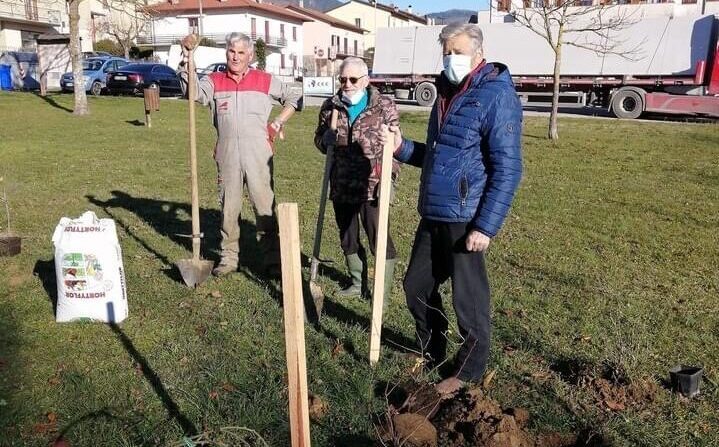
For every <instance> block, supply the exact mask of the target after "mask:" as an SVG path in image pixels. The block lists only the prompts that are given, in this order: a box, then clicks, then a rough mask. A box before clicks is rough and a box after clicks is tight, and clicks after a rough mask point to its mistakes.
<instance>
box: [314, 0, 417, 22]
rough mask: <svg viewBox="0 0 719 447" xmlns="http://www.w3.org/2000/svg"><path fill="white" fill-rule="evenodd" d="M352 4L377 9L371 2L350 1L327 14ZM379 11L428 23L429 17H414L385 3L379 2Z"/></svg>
mask: <svg viewBox="0 0 719 447" xmlns="http://www.w3.org/2000/svg"><path fill="white" fill-rule="evenodd" d="M351 2H355V3H359V4H361V5H365V6H369V7H370V8H374V7H375V4H374V3H371V2H365V1H362V0H350V1H349V2H347V3H343V4H341V5H338V6H335V7H334V8H332V9H329V10H328V11H327V12H329V11H333V10H335V9H339V8H341V7H343V6H345V5H347V4H349V3H351ZM377 9H380V10H382V11H386V12H389V13H390V14H392V15H393V16H395V17H398V18H401V19H406V20H412V21H413V22H421V23H425V24H426V23H427V17H422V16H418V15H414V14H412V13H410V12H407V11H402V10H401V9H399V7H398V6H394V5H393V4H391V5H385V4H383V3H380V2H377Z"/></svg>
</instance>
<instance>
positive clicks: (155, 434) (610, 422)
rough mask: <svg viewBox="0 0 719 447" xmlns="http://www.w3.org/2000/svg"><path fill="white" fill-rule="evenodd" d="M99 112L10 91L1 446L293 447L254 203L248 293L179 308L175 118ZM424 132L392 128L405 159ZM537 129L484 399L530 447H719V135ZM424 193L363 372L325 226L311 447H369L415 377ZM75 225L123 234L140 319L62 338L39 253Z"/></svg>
mask: <svg viewBox="0 0 719 447" xmlns="http://www.w3.org/2000/svg"><path fill="white" fill-rule="evenodd" d="M89 101H90V108H91V110H92V114H91V115H90V116H89V117H85V118H78V117H75V116H73V115H72V114H70V113H68V110H69V109H71V107H72V96H71V95H53V96H50V97H49V98H46V99H42V98H40V97H37V96H35V95H31V94H22V93H12V94H6V93H2V94H0V117H2V121H1V123H0V176H4V177H5V181H4V183H5V185H6V187H7V191H8V195H9V198H10V205H11V207H12V211H13V221H14V227H15V230H16V231H17V232H18V233H20V234H21V235H22V237H23V250H22V254H21V255H19V256H16V257H13V258H0V445H2V446H15V445H17V446H21V445H22V446H25V445H30V446H34V445H37V446H45V445H48V443H49V442H50V441H51V440H52V439H54V438H55V437H56V436H57V435H58V434H60V433H63V434H64V436H65V438H66V439H67V440H68V441H69V442H70V444H71V445H72V446H130V445H144V446H154V445H168V446H174V445H177V446H180V445H184V444H183V435H184V434H190V435H203V436H204V439H211V440H214V441H215V442H217V444H216V445H264V444H263V443H262V441H261V440H260V438H259V437H258V436H261V438H262V439H264V441H265V442H266V443H267V445H270V446H286V445H289V430H288V409H287V386H286V378H285V377H286V367H285V356H284V338H283V337H284V336H283V324H282V309H281V307H280V301H281V294H280V293H279V292H278V290H277V289H276V285H275V284H273V283H271V282H266V281H264V280H262V279H261V277H259V276H258V274H257V271H258V269H259V267H260V262H259V260H258V259H257V254H258V248H257V246H256V242H255V239H254V216H253V215H252V212H251V208H250V206H249V204H246V205H247V206H246V207H245V213H244V217H245V219H246V220H245V222H244V224H243V236H242V244H243V245H242V247H243V248H242V254H241V262H242V264H243V268H242V272H241V273H239V274H236V275H234V276H231V277H229V278H223V279H220V280H217V279H211V280H209V281H207V282H206V283H204V284H203V285H202V286H201V287H199V288H197V289H196V290H189V289H187V288H186V287H185V286H183V284H181V282H180V280H179V277H178V274H177V272H176V271H175V270H174V268H173V265H174V262H175V261H176V260H178V259H182V258H187V257H189V256H190V255H189V253H190V252H189V249H188V248H189V240H186V239H183V238H181V237H178V236H177V234H183V233H184V234H186V233H188V232H190V223H189V186H188V167H187V147H188V145H187V135H188V130H187V129H188V127H187V109H186V107H187V105H186V102H184V101H178V100H163V101H162V102H161V111H160V112H159V113H156V114H154V115H153V128H152V129H146V128H144V127H143V126H142V125H141V124H142V120H143V106H142V99H140V98H112V97H102V98H90V99H89ZM198 115H199V117H198V122H199V129H198V138H199V140H198V148H199V165H200V189H201V190H200V200H201V207H202V216H203V225H204V228H203V230H204V231H205V232H206V233H207V239H206V240H205V241H204V243H205V247H204V249H205V252H206V253H205V255H206V256H207V257H208V258H210V259H213V260H215V259H217V247H218V238H219V234H218V233H219V232H218V225H219V208H218V201H217V194H216V190H215V166H214V162H213V160H212V157H211V154H212V149H213V144H214V130H213V129H212V127H211V125H210V120H209V117H208V113H207V112H206V111H205V110H203V109H200V111H199V114H198ZM316 120H317V109H316V108H314V109H313V108H309V109H307V110H305V111H304V112H302V113H300V114H298V115H296V116H295V118H293V120H292V121H291V122H290V123H289V125H288V127H287V132H286V133H287V140H285V141H284V142H281V143H280V144H279V145H278V152H277V156H276V163H275V186H276V192H277V197H278V202H297V203H298V204H299V210H300V226H301V228H300V232H301V238H302V248H303V253H304V254H305V255H310V254H311V247H312V236H313V231H314V223H315V219H316V213H317V206H318V204H317V201H318V196H319V186H320V181H321V177H322V168H323V163H324V159H323V157H322V156H321V155H320V154H319V152H318V151H317V150H316V149H315V148H314V146H313V144H312V137H313V132H314V126H315V125H316ZM426 121H427V115H426V114H403V115H402V126H403V129H404V131H405V133H406V134H407V135H409V136H411V137H413V138H416V139H421V138H422V137H423V135H424V130H425V128H426ZM545 126H546V125H545V120H544V119H535V118H530V119H527V120H526V122H525V128H524V132H523V134H524V157H525V174H524V178H523V181H522V185H521V188H520V190H519V193H518V196H517V199H516V201H515V204H514V206H513V209H512V212H511V215H510V216H509V218H508V219H507V222H506V224H505V227H504V229H503V231H502V232H501V234H500V235H499V236H498V237H497V238H496V240H495V241H494V242H493V244H492V246H491V247H490V250H489V253H488V259H489V261H488V264H489V269H490V278H491V280H492V286H493V290H492V292H493V318H494V329H493V339H492V354H491V360H490V369H495V370H496V376H495V379H494V380H493V382H492V383H491V388H490V391H489V393H490V395H491V396H492V397H494V398H495V399H497V400H498V401H499V402H500V403H501V404H502V405H504V406H522V407H524V408H526V409H528V410H529V413H530V415H531V420H530V423H529V428H530V430H531V431H533V432H535V433H540V432H560V433H575V434H580V433H581V434H582V438H581V439H584V440H589V443H590V445H607V446H609V445H611V446H652V447H655V446H692V445H704V446H716V445H719V431H717V427H718V426H719V416H718V414H717V408H719V387H717V382H718V381H719V348H718V346H719V312H718V309H719V298H718V297H719V162H718V159H719V158H718V157H719V127H717V126H716V125H697V124H660V123H658V124H651V123H634V122H623V121H613V120H606V121H605V120H601V121H600V120H585V119H562V120H561V121H560V135H561V138H562V139H561V141H560V142H559V143H558V144H557V145H556V146H553V145H552V144H550V143H548V142H547V140H545V139H544V138H543V136H544V135H545V134H546V130H545V129H546V128H545ZM418 179H419V172H418V170H416V169H414V168H411V167H407V168H405V169H404V170H403V173H402V174H401V180H400V184H399V190H398V195H397V198H396V203H395V206H394V207H393V208H392V232H393V236H394V237H395V241H396V245H397V247H398V250H399V258H400V260H401V262H400V265H399V268H398V272H397V274H396V278H395V287H394V290H393V292H392V297H391V303H390V305H389V310H388V312H387V316H386V317H387V318H386V320H385V331H384V335H385V338H384V340H383V347H382V356H381V359H380V363H379V365H378V367H377V368H375V369H372V368H370V367H369V365H368V362H367V360H366V359H367V355H368V325H369V318H370V304H369V302H367V301H364V300H362V299H359V298H356V299H347V300H338V299H335V298H334V297H333V293H334V292H336V291H337V289H338V284H337V281H342V280H344V279H345V273H344V267H343V262H342V256H341V251H340V248H339V241H338V237H337V234H336V226H335V224H334V218H333V216H332V214H331V210H330V213H329V215H328V216H327V220H326V222H327V231H326V232H325V239H324V245H323V256H324V257H327V258H330V259H332V260H333V261H334V263H333V264H331V265H329V266H328V267H327V268H325V269H324V274H325V276H323V278H322V279H321V282H322V285H323V287H324V289H325V292H326V293H327V294H328V299H327V302H326V304H325V315H324V317H323V320H322V322H321V325H320V327H318V328H314V327H310V326H308V327H307V328H306V343H307V354H308V358H307V364H308V382H309V386H310V391H311V392H312V393H314V394H316V395H319V396H320V397H321V398H322V399H323V400H324V401H326V402H327V403H328V412H327V414H326V415H325V416H324V417H323V418H321V419H319V420H318V421H315V422H313V423H312V440H313V445H317V446H370V445H375V443H376V441H375V439H376V436H375V431H374V428H373V424H372V419H371V416H372V415H373V414H376V413H379V412H381V411H382V410H383V409H384V408H385V406H386V400H385V396H384V389H385V388H384V386H385V384H388V383H389V384H395V383H399V382H402V381H405V380H407V378H408V377H407V372H406V370H407V368H408V363H407V361H406V360H405V359H404V357H403V356H402V355H401V353H402V352H404V350H405V349H404V348H403V347H405V346H408V347H411V346H412V341H413V322H412V319H411V317H410V315H409V313H408V311H407V310H406V308H405V306H404V298H403V294H402V291H401V279H402V274H403V273H404V270H405V268H406V263H407V260H408V258H409V253H410V249H411V243H412V237H413V234H414V230H415V228H416V225H417V222H418V216H417V213H416V210H415V204H416V198H417V186H418ZM85 210H93V211H95V212H96V213H97V214H98V215H99V216H100V217H111V218H113V219H115V221H116V223H117V226H118V233H119V237H120V242H121V245H122V250H123V256H124V264H125V270H126V275H127V288H128V297H129V298H128V299H129V307H130V316H129V318H128V319H127V320H126V321H125V322H124V323H122V324H121V325H119V327H115V328H112V327H109V326H107V325H104V324H89V323H73V324H56V323H55V322H54V315H53V299H54V294H55V275H54V264H53V245H52V243H51V240H50V239H51V236H52V232H53V230H54V228H55V225H57V223H58V221H59V219H60V218H61V217H63V216H69V217H75V216H78V215H79V214H81V213H82V212H83V211H85ZM0 216H2V217H3V218H4V215H3V214H2V213H0ZM3 221H4V220H3ZM3 226H4V224H3ZM446 291H447V290H445V292H446ZM455 333H456V331H455ZM677 363H685V364H691V365H702V366H704V367H705V376H706V379H705V381H704V383H703V391H702V394H701V397H700V398H698V399H694V400H691V401H688V400H685V399H682V398H680V397H678V396H677V395H676V394H673V393H671V392H670V391H669V390H667V389H666V388H665V387H663V386H662V385H661V384H662V381H664V380H665V379H666V377H667V375H668V374H667V371H668V369H669V368H670V367H672V366H673V365H675V364H677ZM609 373H611V374H609ZM585 374H594V375H595V376H597V377H598V376H599V375H602V374H603V375H604V376H606V377H609V376H611V375H613V376H614V379H616V380H617V381H618V382H619V383H625V384H626V383H635V384H636V383H644V384H646V383H656V384H657V385H658V386H657V388H656V390H655V392H654V393H653V395H652V397H653V398H652V399H649V400H647V401H646V402H641V403H640V404H637V405H633V404H631V403H629V404H627V405H626V408H625V409H624V410H623V411H612V410H610V409H609V408H608V404H607V403H606V402H605V401H603V400H602V399H597V394H596V392H594V391H593V390H592V389H591V386H588V385H587V380H585V379H586V377H587V376H586V375H585ZM609 405H611V403H610V404H609ZM222 443H224V444H222ZM591 443H594V444H591Z"/></svg>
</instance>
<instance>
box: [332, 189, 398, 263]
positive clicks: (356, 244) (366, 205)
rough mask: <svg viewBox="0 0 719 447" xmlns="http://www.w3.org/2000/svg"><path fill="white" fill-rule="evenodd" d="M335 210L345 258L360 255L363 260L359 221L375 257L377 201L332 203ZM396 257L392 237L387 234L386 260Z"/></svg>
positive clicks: (377, 216)
mask: <svg viewBox="0 0 719 447" xmlns="http://www.w3.org/2000/svg"><path fill="white" fill-rule="evenodd" d="M332 205H333V207H334V209H335V220H336V221H337V227H338V228H339V230H340V245H341V246H342V251H343V252H344V254H345V256H349V255H353V254H356V253H359V254H360V257H361V258H363V259H364V257H365V253H364V249H363V248H362V245H361V244H360V234H359V221H360V220H361V221H362V226H363V227H364V231H365V234H367V239H368V240H369V245H370V250H371V251H372V255H376V253H375V247H376V246H377V227H378V224H379V207H378V206H377V200H373V201H371V202H362V203H340V202H334V201H333V202H332ZM396 257H397V251H396V250H395V249H394V242H392V237H390V235H389V234H387V259H394V258H396Z"/></svg>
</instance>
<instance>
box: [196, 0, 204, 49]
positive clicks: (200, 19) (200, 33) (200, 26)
mask: <svg viewBox="0 0 719 447" xmlns="http://www.w3.org/2000/svg"><path fill="white" fill-rule="evenodd" d="M197 24H198V28H199V29H198V31H199V33H198V34H199V35H200V39H202V37H203V36H202V0H200V18H199V20H198V21H197Z"/></svg>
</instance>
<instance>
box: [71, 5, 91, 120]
mask: <svg viewBox="0 0 719 447" xmlns="http://www.w3.org/2000/svg"><path fill="white" fill-rule="evenodd" d="M81 1H82V0H68V3H69V6H70V8H69V9H70V11H69V15H70V58H71V59H72V77H73V80H72V82H73V84H72V85H73V90H74V91H75V107H74V109H73V112H72V113H73V114H75V115H88V114H89V113H90V109H89V108H88V106H87V96H86V95H85V81H84V79H83V72H82V51H81V48H80V11H79V5H80V2H81Z"/></svg>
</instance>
